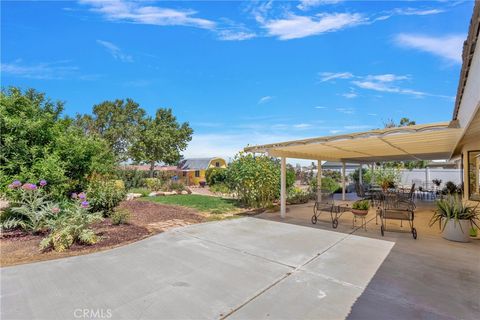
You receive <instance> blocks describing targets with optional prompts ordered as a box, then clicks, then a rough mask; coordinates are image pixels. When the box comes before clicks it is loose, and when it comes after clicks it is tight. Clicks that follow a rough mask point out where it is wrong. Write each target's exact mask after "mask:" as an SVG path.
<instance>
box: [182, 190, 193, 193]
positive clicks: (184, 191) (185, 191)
mask: <svg viewBox="0 0 480 320" xmlns="http://www.w3.org/2000/svg"><path fill="white" fill-rule="evenodd" d="M190 192H191V191H190ZM181 194H189V193H188V191H187V190H183V191H182V192H181Z"/></svg>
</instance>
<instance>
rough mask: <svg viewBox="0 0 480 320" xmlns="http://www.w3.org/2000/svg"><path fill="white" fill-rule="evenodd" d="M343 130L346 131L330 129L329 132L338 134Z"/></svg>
mask: <svg viewBox="0 0 480 320" xmlns="http://www.w3.org/2000/svg"><path fill="white" fill-rule="evenodd" d="M343 131H344V130H338V129H334V130H330V131H328V132H329V133H331V134H337V133H341V132H343Z"/></svg>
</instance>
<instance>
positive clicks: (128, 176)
mask: <svg viewBox="0 0 480 320" xmlns="http://www.w3.org/2000/svg"><path fill="white" fill-rule="evenodd" d="M116 176H117V178H118V179H121V180H122V181H123V183H124V184H125V188H126V189H127V190H130V189H132V188H143V187H145V179H146V178H147V177H148V172H146V171H140V170H128V169H126V170H123V169H122V170H117V171H116Z"/></svg>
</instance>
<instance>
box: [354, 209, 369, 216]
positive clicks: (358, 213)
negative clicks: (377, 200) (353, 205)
mask: <svg viewBox="0 0 480 320" xmlns="http://www.w3.org/2000/svg"><path fill="white" fill-rule="evenodd" d="M352 213H353V214H354V215H356V216H366V215H367V214H368V210H359V209H352Z"/></svg>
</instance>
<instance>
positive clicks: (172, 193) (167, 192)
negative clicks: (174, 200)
mask: <svg viewBox="0 0 480 320" xmlns="http://www.w3.org/2000/svg"><path fill="white" fill-rule="evenodd" d="M164 194H165V195H166V196H173V195H176V194H177V193H176V192H175V191H171V192H169V191H165V192H164Z"/></svg>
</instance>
